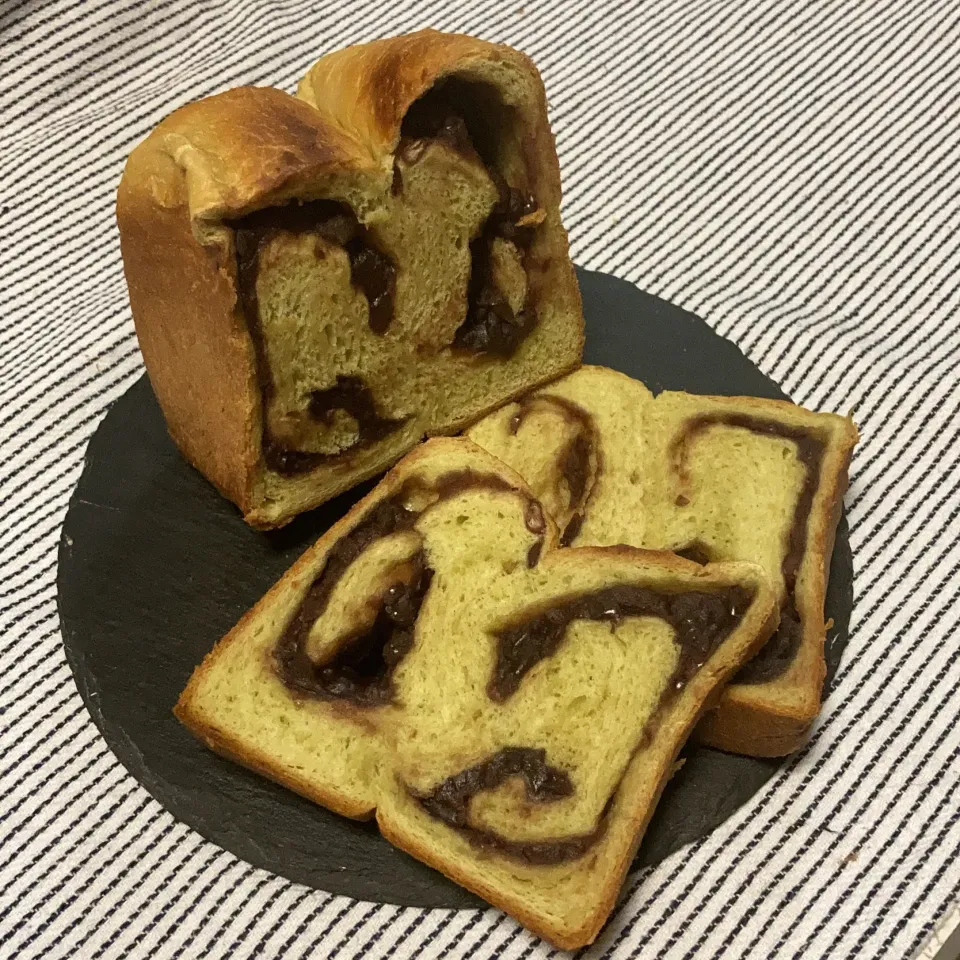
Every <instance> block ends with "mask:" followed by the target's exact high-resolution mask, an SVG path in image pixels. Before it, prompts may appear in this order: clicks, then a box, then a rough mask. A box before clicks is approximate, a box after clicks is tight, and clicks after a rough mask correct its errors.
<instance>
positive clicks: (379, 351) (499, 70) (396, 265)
mask: <svg viewBox="0 0 960 960" xmlns="http://www.w3.org/2000/svg"><path fill="white" fill-rule="evenodd" d="M117 221H118V225H119V229H120V241H121V251H122V254H123V262H124V271H125V274H126V278H127V284H128V287H129V292H130V304H131V308H132V311H133V318H134V323H135V326H136V331H137V336H138V338H139V342H140V347H141V351H142V353H143V358H144V362H145V364H146V368H147V372H148V374H149V376H150V380H151V383H152V385H153V388H154V391H155V393H156V395H157V398H158V399H159V401H160V405H161V407H162V409H163V412H164V415H165V417H166V420H167V423H168V425H169V428H170V432H171V434H172V436H173V438H174V440H175V441H176V442H177V444H178V445H179V447H180V448H181V450H182V451H183V452H184V454H185V455H186V456H187V458H188V459H189V460H190V461H191V462H192V463H193V464H194V465H195V466H196V467H197V468H198V469H200V471H201V472H202V473H204V474H205V475H206V476H207V477H208V478H209V479H210V480H211V481H212V482H213V483H214V484H215V485H216V486H217V487H218V488H219V489H220V490H221V492H222V493H223V494H224V495H225V496H227V497H229V498H230V499H231V500H233V501H234V502H235V503H237V504H238V505H239V507H240V509H241V510H242V511H243V513H244V516H245V518H246V520H247V521H248V522H249V523H251V524H253V525H254V526H258V527H272V526H277V525H280V524H282V523H285V522H286V521H288V520H289V519H290V518H291V517H293V516H294V515H295V514H297V513H299V512H300V511H302V510H306V509H308V508H310V507H313V506H316V505H317V504H319V503H322V502H323V501H325V500H327V499H329V498H330V497H332V496H334V495H335V494H337V493H339V492H341V491H343V490H346V489H347V488H349V487H352V486H353V485H355V484H356V483H357V482H359V481H360V480H362V479H364V478H366V477H369V476H372V475H374V474H376V473H378V472H380V471H382V470H383V469H384V468H385V467H387V466H389V465H390V464H392V463H394V462H395V461H396V460H397V459H398V458H399V457H400V456H401V455H402V454H404V453H405V452H406V451H407V450H409V449H410V448H411V447H412V446H413V445H414V444H415V443H417V442H418V441H419V440H420V439H421V438H422V437H423V436H424V435H433V434H445V433H447V434H449V433H455V432H457V431H458V430H459V429H461V428H462V427H464V426H465V425H467V424H469V423H470V422H472V421H473V420H476V419H477V418H478V417H480V416H482V415H483V414H484V413H486V412H487V411H489V410H491V409H493V408H494V407H496V406H498V405H499V404H501V403H502V402H503V401H505V400H507V399H509V398H510V397H513V396H516V395H518V394H519V393H521V392H523V391H524V390H526V389H528V388H530V387H532V386H534V385H537V384H540V383H544V382H546V381H547V380H549V379H551V378H553V377H556V376H558V375H560V374H562V373H566V372H569V371H570V370H572V369H574V368H575V367H576V366H577V365H578V364H579V362H580V355H581V351H582V346H583V320H582V315H581V307H580V297H579V292H578V289H577V284H576V277H575V275H574V272H573V267H572V265H571V263H570V259H569V255H568V250H567V237H566V234H565V232H564V229H563V225H562V223H561V222H560V175H559V167H558V164H557V156H556V150H555V147H554V143H553V137H552V134H551V132H550V128H549V124H548V121H547V108H546V97H545V94H544V89H543V84H542V82H541V80H540V77H539V75H538V73H537V71H536V68H535V67H534V65H533V63H532V62H531V61H530V60H529V59H528V58H527V57H526V56H524V55H523V54H521V53H518V52H517V51H515V50H511V49H510V48H508V47H504V46H499V45H496V44H491V43H485V42H483V41H480V40H475V39H473V38H471V37H463V36H455V35H448V34H442V33H437V32H435V31H429V30H428V31H422V32H420V33H416V34H412V35H409V36H404V37H395V38H392V39H389V40H381V41H377V42H375V43H371V44H367V45H363V46H358V47H351V48H349V49H347V50H342V51H340V52H338V53H334V54H330V55H329V56H327V57H324V58H323V59H322V60H321V61H320V62H319V63H318V64H317V65H316V66H315V67H314V68H313V69H312V70H311V71H310V73H309V74H308V75H307V76H306V77H305V78H304V80H303V82H302V83H301V85H300V90H299V96H298V98H294V97H291V96H289V95H288V94H286V93H283V92H281V91H279V90H273V89H269V88H253V87H243V88H239V89H236V90H230V91H228V92H226V93H223V94H219V95H217V96H214V97H210V98H207V99H204V100H201V101H199V102H197V103H192V104H190V105H188V106H186V107H183V108H182V109H180V110H177V111H176V112H175V113H174V114H172V115H171V116H170V117H168V118H167V119H166V120H164V121H163V122H162V123H161V124H160V125H159V126H158V127H157V128H156V130H154V132H153V133H152V134H151V135H150V136H149V137H148V138H147V139H146V140H145V141H144V142H143V143H142V144H140V145H139V146H138V147H137V148H136V149H135V150H134V151H133V153H132V154H131V155H130V158H129V160H128V161H127V165H126V168H125V170H124V174H123V179H122V181H121V183H120V188H119V192H118V196H117Z"/></svg>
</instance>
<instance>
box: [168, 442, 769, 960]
mask: <svg viewBox="0 0 960 960" xmlns="http://www.w3.org/2000/svg"><path fill="white" fill-rule="evenodd" d="M557 543H558V534H557V530H556V527H555V526H554V524H553V523H552V521H551V520H550V519H549V518H548V517H546V516H545V515H544V513H543V510H542V508H541V506H540V504H539V503H538V502H537V501H536V500H535V499H534V497H533V495H532V493H531V491H530V489H529V488H528V487H527V486H526V484H525V483H524V482H523V480H522V479H521V478H520V476H519V475H518V474H516V473H514V472H513V471H511V470H510V469H509V468H507V467H506V466H504V464H503V463H502V462H500V461H499V460H497V459H495V458H494V457H492V456H491V455H490V454H488V453H485V452H484V451H482V450H480V449H479V448H478V447H476V446H475V445H474V444H472V443H471V442H470V441H468V440H463V439H460V440H456V439H437V440H432V441H428V442H427V443H426V444H424V445H423V446H421V447H419V448H418V449H416V450H415V451H414V452H413V453H411V454H410V455H408V456H407V457H406V458H405V459H404V460H403V461H402V462H401V463H400V464H399V465H398V466H397V467H396V468H395V469H394V470H393V471H391V472H390V473H389V474H388V475H387V476H386V478H385V479H384V480H383V481H382V482H381V483H380V484H379V485H378V486H377V487H376V489H375V490H374V491H373V492H372V493H370V494H369V495H368V496H367V497H366V498H364V499H363V500H362V501H361V502H360V503H359V504H357V506H356V507H355V508H354V509H353V510H352V511H351V512H350V513H349V514H348V515H347V516H346V517H344V518H343V520H341V521H340V522H339V523H338V524H336V525H335V526H334V527H333V528H332V529H331V530H330V531H329V532H328V533H327V534H326V535H324V536H323V537H322V538H321V539H320V540H319V541H318V542H317V543H316V545H315V546H313V547H311V548H310V549H309V550H308V551H307V552H306V553H305V554H304V555H303V557H301V559H300V560H299V561H297V563H296V564H295V565H294V566H293V567H292V568H291V569H290V570H289V571H288V572H287V574H285V575H284V577H283V578H282V579H281V580H280V581H279V582H278V583H277V584H276V586H275V587H274V588H273V589H272V590H270V592H269V593H268V594H267V595H266V596H265V597H264V598H263V599H262V600H261V601H260V602H259V603H258V604H257V605H256V607H254V609H253V610H251V611H250V613H248V614H247V615H246V616H245V617H244V618H243V619H242V620H241V621H240V623H239V624H238V625H237V626H236V627H235V628H234V629H233V630H232V631H231V632H230V633H229V634H228V635H227V636H226V637H225V638H224V639H223V640H221V641H220V643H218V644H217V646H216V648H215V649H214V650H213V652H212V653H211V654H210V655H209V656H208V657H207V658H206V660H205V661H204V662H203V664H202V665H201V666H200V667H198V668H197V670H196V672H195V673H194V675H193V677H192V678H191V680H190V682H189V685H188V686H187V688H186V690H185V691H184V693H183V695H182V696H181V698H180V701H179V703H178V704H177V707H176V713H177V716H178V717H179V718H180V719H181V720H182V721H183V722H184V723H185V724H186V725H187V726H188V727H189V728H190V729H191V730H193V732H194V733H195V734H197V736H199V737H200V738H202V739H203V740H204V741H205V742H206V743H207V744H208V745H209V746H210V747H212V748H213V749H214V750H216V751H218V752H219V753H222V754H224V755H226V756H228V757H231V758H233V759H235V760H237V761H238V762H240V763H243V764H245V765H246V766H248V767H251V768H252V769H254V770H257V771H259V772H261V773H263V774H264V775H266V776H268V777H270V778H272V779H274V780H276V781H278V782H280V783H282V784H285V785H287V786H288V787H291V788H292V789H294V790H296V791H298V792H299V793H301V794H303V795H304V796H306V797H309V798H310V799H312V800H315V801H317V802H318V803H321V804H324V805H325V806H328V807H330V808H331V809H333V810H336V811H338V812H340V813H342V814H345V815H347V816H351V817H369V816H373V815H375V816H376V818H377V822H378V824H379V826H380V829H381V831H382V832H383V834H384V835H385V836H386V837H387V838H388V839H389V840H390V841H392V842H393V843H394V844H396V845H397V846H398V847H401V848H402V849H404V850H406V851H408V852H409V853H411V854H412V855H413V856H415V857H418V858H419V859H421V860H423V861H424V862H426V863H428V864H430V865H431V866H434V867H436V868H437V869H438V870H441V871H443V872H444V873H445V874H447V875H448V876H449V877H451V878H453V879H454V880H456V881H457V882H459V883H461V884H463V885H464V886H466V887H468V888H469V889H471V890H473V891H475V892H476V893H478V894H479V895H480V896H482V897H484V898H485V899H487V900H488V901H489V902H490V903H492V904H495V905H496V906H499V907H501V908H502V909H504V910H506V911H507V912H509V913H511V914H512V915H513V916H515V917H516V918H517V919H519V920H520V921H521V922H522V923H524V924H525V925H527V926H528V927H529V928H530V929H531V930H533V931H535V932H536V933H538V934H540V935H541V936H543V937H546V938H547V939H549V940H551V941H552V942H554V943H555V944H557V945H558V946H561V947H567V948H574V947H578V946H582V945H583V944H586V943H588V942H590V941H592V940H593V939H594V937H595V936H596V935H597V932H598V931H599V930H600V928H601V926H602V925H603V922H604V921H605V919H606V917H607V915H608V914H609V912H610V910H611V908H612V906H613V904H614V902H615V899H616V896H617V892H618V890H619V888H620V885H621V883H622V880H623V877H624V875H625V873H626V871H627V869H628V867H629V866H630V863H631V861H632V858H633V856H634V853H635V851H636V848H637V846H638V844H639V842H640V838H641V837H642V835H643V832H644V829H645V828H646V824H647V822H648V820H649V818H650V815H651V813H652V812H653V809H654V806H655V805H656V803H657V799H658V797H659V795H660V792H661V789H662V788H663V786H664V784H665V782H666V780H667V779H668V777H669V775H670V771H671V768H672V764H673V762H674V759H675V757H676V754H677V752H678V750H679V749H680V747H681V746H682V744H683V743H684V741H685V739H686V737H687V735H688V733H689V732H690V730H691V729H692V727H693V725H694V724H695V723H696V721H697V718H698V717H699V716H700V714H701V713H702V712H703V710H704V709H705V708H706V707H707V706H708V705H710V703H711V702H713V700H715V698H716V696H717V694H718V693H719V691H720V688H721V686H722V684H723V683H724V681H725V680H727V679H728V678H729V677H730V676H731V675H732V674H733V673H735V672H736V671H737V670H738V669H739V668H740V667H741V665H742V664H743V663H745V662H746V661H747V659H748V658H749V657H750V656H751V655H752V654H753V653H754V652H755V651H756V650H757V649H758V648H759V646H760V645H761V644H762V643H763V642H764V640H766V638H767V637H768V636H769V635H770V633H771V631H772V630H773V629H774V628H775V626H776V622H777V603H776V595H775V593H774V590H773V588H772V586H771V585H770V583H769V581H768V579H767V578H766V577H765V576H764V574H763V572H762V570H761V569H760V568H759V567H758V566H756V565H753V564H748V563H718V564H708V565H707V566H700V565H698V564H695V563H692V562H691V561H688V560H684V559H682V558H680V557H676V556H673V555H671V554H666V553H654V552H649V551H642V550H637V549H634V548H631V547H611V548H597V547H591V548H583V549H580V548H576V549H559V548H558V545H557Z"/></svg>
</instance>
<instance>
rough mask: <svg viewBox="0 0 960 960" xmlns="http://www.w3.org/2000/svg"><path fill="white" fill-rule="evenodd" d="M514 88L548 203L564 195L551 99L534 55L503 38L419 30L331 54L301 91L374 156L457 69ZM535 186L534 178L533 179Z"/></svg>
mask: <svg viewBox="0 0 960 960" xmlns="http://www.w3.org/2000/svg"><path fill="white" fill-rule="evenodd" d="M454 75H455V76H458V77H461V78H463V79H466V80H475V81H478V82H481V83H490V84H493V85H494V86H496V87H497V88H498V89H499V90H500V91H501V93H508V92H509V93H510V94H511V96H510V102H511V105H513V106H515V107H516V108H517V109H518V110H520V111H521V114H522V117H523V123H524V126H526V127H527V129H528V130H529V131H530V134H529V136H530V142H529V143H528V144H526V145H525V146H526V148H527V149H528V150H529V154H528V156H527V159H528V161H530V162H529V164H528V165H529V168H530V171H531V172H532V173H535V174H537V175H538V176H539V180H538V182H537V184H536V186H537V188H538V189H537V190H536V194H537V197H538V199H540V201H541V203H546V204H555V203H559V201H560V173H559V168H558V166H557V162H556V150H555V148H554V143H553V135H552V134H551V132H550V128H549V126H548V124H547V119H546V117H547V98H546V93H545V92H544V88H543V82H542V81H541V79H540V75H539V74H538V72H537V69H536V67H535V66H534V64H533V61H532V60H531V59H530V58H529V57H527V56H526V55H525V54H523V53H520V51H518V50H514V49H512V48H511V47H507V46H503V45H502V44H496V43H488V42H487V41H485V40H478V39H477V38H476V37H468V36H464V35H462V34H452V33H440V32H439V31H437V30H420V31H417V32H416V33H410V34H407V35H405V36H401V37H391V38H388V39H385V40H375V41H373V42H372V43H365V44H360V45H358V46H354V47H347V48H345V49H343V50H337V51H336V52H334V53H329V54H327V55H326V56H325V57H323V58H322V59H321V60H320V61H318V62H317V63H316V64H315V65H314V66H313V67H312V68H311V69H310V70H309V71H308V72H307V74H306V75H305V76H304V77H303V79H302V80H301V81H300V84H299V86H298V87H297V96H298V97H301V98H302V99H303V100H305V101H306V102H307V103H310V104H312V105H313V106H314V107H316V108H317V109H318V110H319V111H320V112H321V113H322V114H323V115H324V117H325V118H327V119H328V120H329V121H330V122H331V123H333V124H335V125H336V126H338V127H340V128H341V129H342V130H344V131H347V132H348V133H349V134H350V135H351V136H352V137H354V138H355V139H356V140H357V141H359V142H360V143H362V144H363V145H364V146H365V147H366V149H367V150H368V152H369V154H370V155H371V156H372V157H374V158H382V157H384V156H386V155H389V154H392V153H393V151H394V149H395V148H396V145H397V141H398V140H399V139H400V127H401V124H402V123H403V118H404V117H405V116H406V113H407V110H409V108H410V105H411V104H412V103H413V102H414V101H415V100H416V99H418V98H419V97H421V96H422V95H423V94H424V93H426V91H427V90H429V89H430V88H431V87H432V86H433V85H434V84H435V83H436V82H437V81H438V80H442V79H444V78H446V77H450V76H454ZM531 186H533V185H531Z"/></svg>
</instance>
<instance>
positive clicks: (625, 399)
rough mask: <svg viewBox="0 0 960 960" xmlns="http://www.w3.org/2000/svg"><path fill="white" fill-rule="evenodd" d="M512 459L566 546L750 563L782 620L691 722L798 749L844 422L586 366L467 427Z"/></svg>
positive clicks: (815, 705) (707, 739)
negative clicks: (712, 706)
mask: <svg viewBox="0 0 960 960" xmlns="http://www.w3.org/2000/svg"><path fill="white" fill-rule="evenodd" d="M467 435H468V436H469V437H470V439H472V440H473V441H474V442H475V443H477V444H479V445H480V446H481V447H483V448H484V449H486V450H489V451H490V452H491V453H493V454H494V455H495V456H497V457H499V458H500V459H502V460H504V461H505V462H506V463H508V464H509V465H510V466H511V467H513V468H514V469H515V470H517V471H518V472H519V473H520V474H521V475H522V476H523V477H524V478H525V479H526V480H527V481H528V482H529V484H530V486H531V487H532V489H533V490H534V492H535V494H536V495H537V496H538V497H539V498H540V500H541V501H542V502H543V504H544V507H545V508H546V509H547V512H548V513H549V514H550V515H551V516H552V517H554V518H555V519H556V521H557V522H558V524H559V525H560V528H561V530H562V531H564V533H563V539H564V541H565V542H569V543H572V544H574V545H576V546H581V545H584V546H585V545H594V544H596V545H604V544H612V543H626V544H630V545H632V546H637V547H647V548H651V549H658V550H671V551H674V552H676V553H679V554H682V555H684V556H687V557H688V558H690V559H693V560H697V561H701V562H706V561H708V560H709V561H716V560H748V561H751V562H753V563H758V564H760V565H761V566H763V567H764V569H765V570H766V571H767V572H768V574H769V575H770V576H771V578H772V579H773V581H774V582H775V584H776V586H777V592H778V595H779V598H780V605H781V621H780V627H779V629H778V631H777V633H776V634H775V635H774V637H773V638H772V639H771V641H770V643H768V644H767V645H766V646H765V647H764V648H763V650H762V651H761V653H760V654H759V655H758V656H757V657H756V658H755V659H754V660H753V661H752V662H751V663H750V664H749V665H748V666H747V667H746V668H744V670H742V671H740V673H739V674H738V675H737V677H736V678H735V680H734V682H733V683H731V684H730V685H729V686H728V687H727V688H726V690H725V691H724V693H723V695H722V697H721V698H720V702H719V706H718V709H717V710H715V711H712V712H711V713H709V714H708V715H707V716H705V717H704V719H703V720H702V721H701V723H700V725H699V727H698V728H697V733H696V735H697V737H698V738H699V739H700V740H701V741H702V742H704V743H707V744H710V745H712V746H716V747H719V748H721V749H723V750H730V751H733V752H735V753H744V754H750V755H753V756H764V757H767V756H780V755H783V754H787V753H790V752H791V751H793V750H796V749H797V748H798V747H799V746H801V745H802V744H803V743H804V741H805V740H806V738H807V735H808V733H809V730H810V727H811V725H812V723H813V720H814V718H815V717H816V715H817V713H818V712H819V709H820V697H821V688H822V685H823V677H824V657H823V643H824V633H825V628H824V611H823V605H824V596H825V592H826V583H827V579H828V576H829V567H830V557H831V554H832V552H833V539H834V534H835V532H836V527H837V522H838V521H839V518H840V511H841V508H842V505H843V494H844V491H845V490H846V486H847V468H848V465H849V463H850V457H851V454H852V451H853V447H854V445H855V443H856V442H857V429H856V427H855V426H854V424H853V421H852V420H850V418H849V417H840V416H836V415H835V414H832V413H813V412H811V411H809V410H804V409H803V408H801V407H798V406H795V405H793V404H790V403H784V402H781V401H777V400H759V399H755V398H751V397H704V396H695V395H693V394H688V393H672V392H665V393H661V394H660V395H659V396H658V397H657V398H656V399H654V397H653V395H652V394H651V393H650V391H649V390H648V389H647V388H646V387H645V386H644V385H643V384H642V383H640V382H639V381H637V380H633V379H631V378H630V377H627V376H624V375H623V374H621V373H617V372H615V371H613V370H608V369H605V368H602V367H584V368H582V369H581V370H579V371H577V372H576V373H574V374H571V375H570V376H568V377H566V378H564V379H562V380H560V381H558V382H557V383H555V384H552V385H551V386H549V387H547V388H545V389H543V390H541V391H538V392H536V393H534V394H532V395H531V396H529V397H527V398H525V399H524V400H522V401H520V402H519V403H517V404H509V405H507V406H506V407H504V408H503V409H502V410H499V411H496V412H495V413H493V414H491V415H490V416H489V417H487V418H486V419H484V420H483V421H481V422H480V423H478V424H476V425H475V426H474V427H473V428H471V429H470V430H469V431H468V434H467Z"/></svg>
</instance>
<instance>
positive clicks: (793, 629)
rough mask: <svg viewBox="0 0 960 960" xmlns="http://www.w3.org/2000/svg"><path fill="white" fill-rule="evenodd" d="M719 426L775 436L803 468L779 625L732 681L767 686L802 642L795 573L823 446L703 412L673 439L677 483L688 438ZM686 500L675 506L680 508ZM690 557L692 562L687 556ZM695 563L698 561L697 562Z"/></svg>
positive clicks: (770, 425)
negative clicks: (794, 452)
mask: <svg viewBox="0 0 960 960" xmlns="http://www.w3.org/2000/svg"><path fill="white" fill-rule="evenodd" d="M715 424H720V425H723V426H728V427H740V428H742V429H744V430H750V431H751V432H752V433H757V434H760V435H762V436H770V437H780V438H782V439H784V440H789V441H790V442H792V443H794V444H795V445H796V448H797V459H798V460H799V461H800V463H801V464H802V466H803V470H804V474H803V482H802V485H801V487H800V494H799V496H798V497H797V502H796V506H795V507H794V510H793V519H792V521H791V524H790V530H789V532H788V534H787V543H786V551H785V552H784V556H783V561H782V563H781V565H780V572H781V575H782V576H783V583H784V589H785V598H784V601H783V604H782V606H781V608H780V626H779V627H778V628H777V631H776V633H774V635H773V636H772V637H771V638H770V639H769V640H768V641H767V642H766V643H765V644H764V646H763V647H762V648H761V649H760V652H759V653H758V654H757V655H756V656H755V657H753V659H752V660H750V661H749V662H747V663H746V664H745V665H744V666H743V667H741V668H740V670H739V672H738V673H737V675H736V676H735V677H734V681H733V682H735V683H748V684H754V683H767V682H769V681H771V680H776V679H777V678H778V677H781V676H783V674H784V673H786V672H787V670H788V669H789V668H790V665H791V664H792V663H793V661H794V660H795V659H796V656H797V651H798V650H799V649H800V643H801V641H802V639H803V624H802V621H801V617H800V613H799V611H798V610H797V605H796V585H797V574H798V573H799V570H800V564H801V562H802V560H803V555H804V553H805V552H806V549H807V524H808V521H809V519H810V511H811V510H812V508H813V497H814V494H815V493H816V490H817V486H818V485H819V483H820V469H821V466H822V462H823V455H824V444H823V441H822V440H820V439H819V437H816V436H814V435H813V434H811V433H810V431H809V430H805V429H804V428H802V427H793V426H788V425H787V424H784V423H780V422H778V421H776V420H766V419H763V418H762V417H754V416H750V415H748V414H741V413H708V414H701V415H700V416H697V417H694V418H693V419H691V420H690V421H688V422H687V424H686V425H685V427H684V430H683V432H682V433H681V434H680V435H679V436H678V437H677V438H676V439H675V440H674V442H673V446H672V451H671V455H672V456H671V460H672V462H673V463H675V464H676V465H677V470H678V472H679V474H680V476H681V479H682V480H684V482H685V481H686V471H685V466H684V457H685V454H686V449H687V444H688V443H689V440H690V438H692V437H694V436H695V435H696V434H697V433H700V432H701V431H703V430H706V429H707V428H708V427H711V426H714V425H715ZM685 502H688V501H686V498H685V497H684V498H682V501H678V503H679V504H680V505H681V506H683V505H684V504H685ZM690 559H696V558H695V557H692V556H691V557H690ZM698 562H699V561H698Z"/></svg>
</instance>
